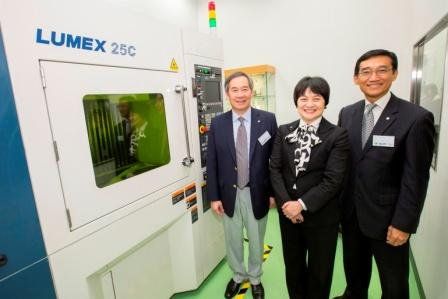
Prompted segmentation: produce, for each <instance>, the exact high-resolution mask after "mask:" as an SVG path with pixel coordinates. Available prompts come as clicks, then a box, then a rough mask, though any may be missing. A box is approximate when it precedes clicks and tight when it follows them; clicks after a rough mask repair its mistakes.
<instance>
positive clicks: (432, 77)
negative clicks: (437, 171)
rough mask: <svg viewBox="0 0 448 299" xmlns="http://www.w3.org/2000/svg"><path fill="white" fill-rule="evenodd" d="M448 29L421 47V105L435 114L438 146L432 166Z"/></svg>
mask: <svg viewBox="0 0 448 299" xmlns="http://www.w3.org/2000/svg"><path fill="white" fill-rule="evenodd" d="M447 39H448V28H445V29H443V30H442V31H440V32H439V33H437V34H436V35H435V36H433V37H432V38H431V39H429V40H428V41H426V42H425V43H424V44H423V45H422V46H421V49H420V51H421V53H422V54H421V55H422V57H421V78H422V79H421V83H420V84H421V85H420V94H419V95H418V99H419V104H420V105H421V106H422V107H424V108H426V109H428V110H429V111H431V112H432V113H433V114H434V125H435V128H436V140H435V141H436V146H435V148H434V157H433V163H432V166H433V167H434V168H435V167H436V165H437V154H438V143H439V134H440V118H441V115H442V102H443V81H444V74H445V59H446V53H447V49H446V47H447Z"/></svg>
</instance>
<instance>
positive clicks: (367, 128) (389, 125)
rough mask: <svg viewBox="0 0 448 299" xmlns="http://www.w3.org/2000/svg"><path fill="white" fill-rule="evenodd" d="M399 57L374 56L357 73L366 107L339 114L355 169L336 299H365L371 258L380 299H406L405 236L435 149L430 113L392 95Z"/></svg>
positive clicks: (413, 225) (346, 199)
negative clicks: (342, 285)
mask: <svg viewBox="0 0 448 299" xmlns="http://www.w3.org/2000/svg"><path fill="white" fill-rule="evenodd" d="M397 67H398V60H397V56H396V55H395V54H394V53H393V52H390V51H387V50H381V49H380V50H371V51H368V52H367V53H365V54H363V55H362V56H361V57H360V58H359V59H358V61H357V62H356V65H355V71H354V82H355V84H356V85H358V86H359V88H360V89H361V91H362V92H363V94H364V97H365V98H364V99H363V100H361V101H359V102H357V103H355V104H352V105H350V106H347V107H345V108H343V109H342V110H341V112H340V114H339V125H340V126H341V127H343V128H346V129H347V130H348V132H349V138H350V143H351V151H352V161H351V162H352V165H351V171H350V174H349V177H348V178H347V184H346V187H345V189H344V192H343V194H342V197H341V198H342V204H343V220H342V236H343V249H344V269H345V276H346V281H347V287H346V289H345V292H344V294H343V295H342V296H339V297H336V298H356V299H367V297H368V296H367V293H368V288H369V283H370V276H371V270H372V256H373V257H374V258H375V261H376V264H377V266H378V272H379V276H380V282H381V289H382V297H381V298H383V299H388V298H390V299H398V298H399V299H402V298H409V286H408V276H409V236H410V234H412V233H415V232H416V230H417V226H418V222H419V218H420V214H421V211H422V208H423V203H424V200H425V196H426V190H427V186H428V180H429V168H430V165H431V160H432V154H433V149H434V118H433V115H432V113H430V112H429V111H427V110H425V109H423V108H421V107H419V106H417V105H414V104H412V103H410V102H408V101H405V100H402V99H400V98H398V97H396V96H395V95H394V94H392V93H391V92H390V91H389V90H390V87H391V85H392V83H393V82H394V81H395V79H396V78H397V75H398V71H397Z"/></svg>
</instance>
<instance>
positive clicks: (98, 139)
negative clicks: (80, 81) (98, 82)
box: [83, 93, 170, 188]
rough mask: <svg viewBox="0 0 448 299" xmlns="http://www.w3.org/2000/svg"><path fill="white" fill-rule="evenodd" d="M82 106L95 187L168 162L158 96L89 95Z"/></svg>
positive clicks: (164, 130) (164, 123)
mask: <svg viewBox="0 0 448 299" xmlns="http://www.w3.org/2000/svg"><path fill="white" fill-rule="evenodd" d="M83 105H84V114H85V119H86V126H87V132H88V138H89V144H90V154H91V157H92V164H93V170H94V173H95V182H96V185H97V186H98V187H99V188H103V187H106V186H109V185H111V184H114V183H117V182H120V181H122V180H126V179H128V178H131V177H133V176H135V175H138V174H141V173H144V172H147V171H150V170H153V169H155V168H157V167H160V166H163V165H166V164H168V163H169V162H170V150H169V144H168V132H167V126H166V118H165V104H164V98H163V95H162V94H160V93H145V94H89V95H85V96H84V97H83Z"/></svg>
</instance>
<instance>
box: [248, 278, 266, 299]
mask: <svg viewBox="0 0 448 299" xmlns="http://www.w3.org/2000/svg"><path fill="white" fill-rule="evenodd" d="M250 288H251V289H252V297H253V298H254V299H264V288H263V285H262V284H261V282H260V283H259V284H251V285H250Z"/></svg>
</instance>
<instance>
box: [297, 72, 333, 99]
mask: <svg viewBox="0 0 448 299" xmlns="http://www.w3.org/2000/svg"><path fill="white" fill-rule="evenodd" d="M307 88H309V89H310V90H311V91H312V92H314V93H316V94H318V95H321V96H322V97H323V98H324V100H325V106H327V105H328V102H329V101H330V85H328V82H327V81H325V79H324V78H322V77H310V76H306V77H303V78H302V79H300V81H299V82H298V83H297V84H296V87H294V95H293V97H294V98H293V99H294V105H296V107H297V100H298V99H299V97H300V96H303V95H304V94H305V91H306V90H307Z"/></svg>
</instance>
